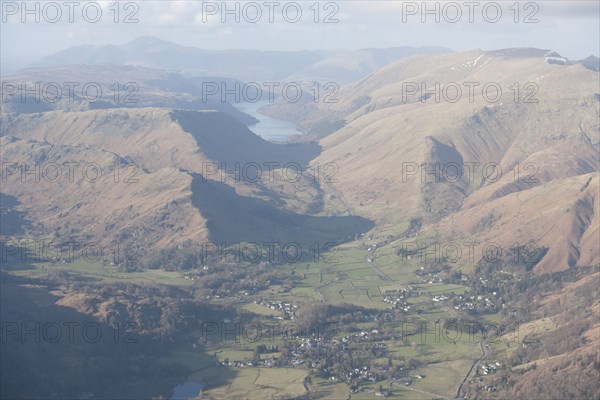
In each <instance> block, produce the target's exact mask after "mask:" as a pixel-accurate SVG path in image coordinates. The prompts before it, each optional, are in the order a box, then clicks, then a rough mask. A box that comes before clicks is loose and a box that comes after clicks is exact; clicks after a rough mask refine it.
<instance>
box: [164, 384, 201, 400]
mask: <svg viewBox="0 0 600 400" xmlns="http://www.w3.org/2000/svg"><path fill="white" fill-rule="evenodd" d="M203 387H204V385H203V384H201V383H200V382H195V381H187V382H183V383H180V384H179V385H177V386H175V387H174V388H173V391H174V393H173V396H171V398H170V399H169V400H188V399H195V398H196V397H198V393H199V392H200V390H202V388H203Z"/></svg>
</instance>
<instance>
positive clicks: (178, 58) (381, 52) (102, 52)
mask: <svg viewBox="0 0 600 400" xmlns="http://www.w3.org/2000/svg"><path fill="white" fill-rule="evenodd" d="M449 52H451V50H450V49H447V48H444V47H393V48H388V49H362V50H356V51H354V50H320V51H261V50H204V49H200V48H197V47H189V46H181V45H178V44H175V43H171V42H167V41H163V40H159V39H156V38H153V37H140V38H137V39H135V40H133V41H131V42H129V43H127V44H124V45H120V46H115V45H106V46H92V45H84V46H75V47H71V48H69V49H66V50H63V51H60V52H58V53H56V54H53V55H51V56H48V57H44V58H43V59H41V60H40V61H38V62H36V63H35V64H34V65H32V66H33V67H54V66H61V65H69V64H88V65H91V64H116V65H137V66H144V67H150V68H160V69H165V70H168V71H174V72H178V73H181V74H183V75H187V76H190V75H191V76H219V77H228V78H236V79H240V80H243V81H273V80H278V81H280V80H294V79H295V80H299V79H305V80H319V81H321V80H326V81H333V82H337V83H339V84H342V83H346V82H350V81H353V80H356V79H360V78H362V77H364V76H366V75H368V74H369V73H371V72H373V71H375V70H377V69H378V68H380V67H382V66H384V65H386V64H389V63H390V62H393V61H396V60H399V59H401V58H404V57H408V56H412V55H416V54H442V53H449Z"/></svg>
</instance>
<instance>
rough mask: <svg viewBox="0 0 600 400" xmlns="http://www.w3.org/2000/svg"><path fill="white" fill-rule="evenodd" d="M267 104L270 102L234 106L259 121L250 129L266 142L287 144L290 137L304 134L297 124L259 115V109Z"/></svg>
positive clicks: (236, 104) (263, 101)
mask: <svg viewBox="0 0 600 400" xmlns="http://www.w3.org/2000/svg"><path fill="white" fill-rule="evenodd" d="M266 104H269V101H268V100H262V101H257V102H256V103H235V104H233V105H234V106H235V108H237V109H238V110H240V111H242V112H245V113H246V114H249V115H252V116H253V117H254V118H256V119H257V120H258V121H259V122H258V123H257V124H255V125H251V126H249V127H248V128H249V129H250V130H251V131H252V132H254V133H256V134H257V135H258V136H260V137H262V138H263V139H265V140H268V141H270V142H285V141H286V140H288V139H289V138H290V137H292V136H294V135H298V134H301V133H302V132H300V131H299V130H297V129H296V124H295V123H293V122H291V121H288V120H285V119H278V118H273V117H269V116H267V115H264V114H261V113H259V112H258V109H259V108H261V107H262V106H264V105H266Z"/></svg>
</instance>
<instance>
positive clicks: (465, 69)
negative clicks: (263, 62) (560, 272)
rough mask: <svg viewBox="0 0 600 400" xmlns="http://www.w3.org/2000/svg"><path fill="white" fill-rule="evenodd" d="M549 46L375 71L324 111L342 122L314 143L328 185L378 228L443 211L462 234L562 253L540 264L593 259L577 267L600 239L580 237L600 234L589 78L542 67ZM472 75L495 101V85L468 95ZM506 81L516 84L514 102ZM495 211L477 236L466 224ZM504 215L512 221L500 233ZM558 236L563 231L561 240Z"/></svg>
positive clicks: (576, 70)
mask: <svg viewBox="0 0 600 400" xmlns="http://www.w3.org/2000/svg"><path fill="white" fill-rule="evenodd" d="M546 53H547V51H542V50H539V51H535V50H532V49H526V50H522V51H515V50H513V51H509V50H504V51H496V52H483V51H473V52H467V53H456V54H449V55H438V56H431V57H426V56H415V57H411V58H409V59H405V60H401V61H398V62H396V63H394V64H391V65H389V66H387V67H384V68H382V69H381V70H380V71H378V72H377V73H375V74H373V75H371V76H369V77H368V78H366V79H364V80H361V81H359V82H357V83H355V84H352V85H350V86H348V87H346V88H345V89H344V90H343V91H342V92H340V96H339V97H340V99H343V100H342V101H340V102H339V103H337V104H330V105H328V107H325V108H324V109H323V110H322V112H325V113H327V114H328V115H337V117H335V118H337V119H343V120H344V121H345V126H343V127H342V128H341V129H339V130H337V131H336V132H334V133H332V134H330V135H329V136H327V137H325V138H323V139H322V140H321V141H320V143H321V145H322V146H323V148H324V151H323V153H322V154H321V155H320V156H319V157H318V158H317V159H316V161H317V162H326V161H327V162H335V163H337V164H338V165H339V169H340V173H339V178H338V182H337V183H335V184H334V185H333V186H334V188H335V191H337V192H338V194H339V196H341V198H342V199H343V201H344V202H345V203H346V204H347V205H348V206H349V207H350V208H351V209H352V210H353V211H354V212H355V213H356V214H358V215H362V216H365V217H368V218H373V219H375V220H376V221H377V222H378V223H379V224H380V225H383V224H395V223H399V222H401V221H403V220H406V219H407V218H414V217H421V218H424V220H425V221H428V222H430V223H435V222H436V221H438V220H440V219H442V218H445V220H446V221H448V222H447V223H446V224H447V225H450V224H453V226H458V227H460V228H456V229H455V230H456V231H457V232H460V234H461V235H463V236H470V235H475V236H477V237H479V238H480V240H485V239H486V238H488V239H489V238H492V237H494V238H501V239H502V238H503V239H502V240H507V241H508V240H513V241H514V240H519V241H523V240H529V239H531V240H537V239H538V238H539V240H541V241H542V242H543V243H545V244H553V246H556V249H555V250H554V251H555V252H556V253H555V254H561V256H560V257H559V259H553V258H552V257H550V255H549V258H548V259H547V261H546V262H545V263H543V264H540V266H539V267H538V269H539V270H540V271H541V270H557V269H565V268H568V267H569V266H573V265H576V264H579V263H580V262H579V261H578V260H579V258H580V255H579V254H582V255H583V254H593V256H591V257H590V256H587V255H586V256H582V259H581V262H582V263H592V264H594V263H597V262H598V256H597V245H596V244H591V243H590V242H589V241H588V239H587V237H593V235H595V234H597V233H596V231H595V230H594V229H596V228H591V229H592V230H591V231H588V227H590V226H592V227H594V226H595V224H594V223H591V221H592V220H594V218H595V221H597V210H598V206H597V199H596V196H595V193H596V192H597V191H598V180H597V179H592V178H593V177H594V175H595V174H597V172H598V170H599V165H598V150H599V139H600V138H599V136H598V135H599V131H598V129H599V125H598V122H597V121H598V117H599V109H598V104H599V103H598V102H599V100H600V98H599V97H598V93H597V90H596V88H595V87H594V85H593V83H594V82H597V80H598V73H597V72H594V71H592V70H589V69H587V68H585V67H584V66H582V65H579V64H572V65H558V64H555V63H549V62H548V60H549V58H548V57H546ZM412 82H414V83H417V88H419V87H420V84H421V82H425V83H426V86H425V87H426V88H434V87H435V84H436V83H439V87H440V88H443V87H444V85H448V84H450V85H454V84H456V86H460V87H462V88H463V89H464V92H463V96H462V97H461V98H459V99H458V100H456V101H453V102H450V101H448V99H449V98H453V97H451V96H453V94H452V93H454V92H451V91H448V92H442V90H441V89H440V92H439V93H437V94H438V95H439V97H438V98H437V99H436V93H430V94H429V95H427V96H425V97H422V96H423V95H425V93H420V88H419V90H418V92H417V93H414V94H412V95H410V94H409V93H411V92H408V90H409V89H407V84H408V83H412ZM469 82H474V83H478V84H479V85H480V86H479V88H481V87H483V86H484V85H486V84H491V83H493V84H494V85H497V87H500V88H501V89H502V97H501V98H498V100H496V101H494V102H492V101H490V98H492V97H491V96H492V93H493V92H490V95H489V96H488V97H487V99H486V97H485V96H484V95H482V93H481V91H477V90H476V91H474V95H473V96H472V98H469V96H468V92H467V86H465V83H469ZM515 83H519V85H520V88H521V89H520V94H519V96H518V97H517V99H516V101H515V97H514V95H515V90H516V89H514V88H515V86H514V84H515ZM527 84H529V85H532V86H530V87H527V86H526V85H527ZM511 87H513V90H511V89H510V88H511ZM524 88H527V90H524ZM449 90H450V89H449ZM444 93H445V94H444ZM444 96H446V97H444ZM457 167H458V169H457ZM428 171H429V172H428ZM580 191H583V192H584V193H586V194H584V193H582V194H580ZM330 193H331V194H332V195H333V197H338V196H337V194H336V193H335V192H334V191H330ZM550 193H551V194H552V195H553V197H552V201H551V202H549V203H548V204H545V203H543V202H540V201H539V200H535V201H533V200H532V201H531V202H530V203H529V204H530V206H529V207H530V208H527V207H528V206H527V204H528V203H527V199H528V198H531V199H534V198H537V199H541V198H545V196H547V195H548V194H550ZM559 194H560V195H559ZM496 204H497V205H498V206H496ZM559 204H563V205H564V206H563V209H565V210H568V209H570V210H572V211H571V212H567V213H566V214H564V216H562V217H561V218H560V223H559V222H558V221H559V220H557V218H558V216H557V215H554V213H555V212H557V211H556V210H557V209H558V205H559ZM496 207H498V209H501V210H502V211H501V213H502V215H503V217H502V218H500V219H499V220H498V221H494V222H495V223H493V224H489V226H488V227H487V228H486V229H487V230H485V231H481V230H478V229H475V225H476V223H475V222H477V221H478V220H480V219H482V218H483V217H484V216H485V215H484V214H485V213H487V214H490V213H491V211H490V209H492V208H493V209H495V208H496ZM342 209H343V207H342ZM478 210H480V211H478ZM565 212H566V211H565ZM527 213H529V214H527ZM475 215H478V217H474V216H475ZM538 215H544V216H547V218H548V219H549V220H552V221H553V222H555V223H556V227H555V229H554V231H553V233H549V234H547V235H546V232H543V233H542V232H541V231H540V232H539V233H538V234H533V232H528V229H529V228H530V227H531V224H530V223H531V222H532V221H533V220H535V219H536V218H538ZM553 215H554V216H553ZM584 215H585V217H583V216H584ZM542 219H543V218H542ZM510 220H515V221H516V222H515V224H514V225H512V226H511V227H510V228H508V226H507V229H506V230H504V229H499V227H500V226H502V221H510ZM469 221H470V222H469ZM498 223H500V225H498ZM590 223H591V225H590ZM548 228H549V227H548ZM436 229H437V228H436ZM448 229H449V228H448ZM448 229H446V231H447V232H448V233H450V232H449V231H448ZM453 229H454V228H453ZM515 229H518V230H522V232H521V233H520V237H519V236H517V237H514V236H513V232H514V230H515ZM539 229H542V228H541V227H540V228H539ZM565 231H568V232H570V234H569V235H572V236H571V237H570V238H568V239H566V240H565V237H564V234H565ZM586 231H587V233H586ZM485 232H489V235H487V236H486V233H485ZM529 234H531V235H532V236H529ZM505 236H506V237H505ZM508 237H510V239H508ZM542 237H544V239H543V240H542V239H541V238H542ZM580 241H581V242H582V243H581V246H582V248H579V242H580ZM559 243H560V244H559ZM584 243H588V244H587V245H585V244H584ZM561 246H566V247H565V248H563V247H561ZM586 246H587V247H586ZM590 246H591V247H590ZM567 248H568V249H569V250H567Z"/></svg>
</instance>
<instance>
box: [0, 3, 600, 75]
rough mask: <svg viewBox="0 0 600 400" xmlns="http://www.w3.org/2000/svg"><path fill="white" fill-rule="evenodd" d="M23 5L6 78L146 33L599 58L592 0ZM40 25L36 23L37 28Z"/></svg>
mask: <svg viewBox="0 0 600 400" xmlns="http://www.w3.org/2000/svg"><path fill="white" fill-rule="evenodd" d="M23 4H25V3H23V1H22V0H19V1H6V0H0V46H1V48H0V66H1V68H2V71H1V72H2V73H3V74H4V73H9V72H13V71H15V70H17V69H19V68H23V67H26V66H28V65H29V64H31V63H33V62H35V61H37V60H39V59H40V58H42V57H44V56H46V55H50V54H53V53H55V52H57V51H60V50H63V49H66V48H68V47H71V46H76V45H83V44H94V45H106V44H123V43H127V42H129V41H131V40H133V39H135V38H137V37H139V36H154V37H157V38H159V39H162V40H167V41H172V42H175V43H178V44H182V45H188V46H194V47H199V48H205V49H260V50H316V49H359V48H367V47H379V48H383V47H394V46H443V47H448V48H450V49H452V50H455V51H464V50H472V49H484V50H490V49H499V48H507V47H537V48H544V49H552V50H554V51H556V52H558V53H559V54H561V55H562V56H564V57H568V58H572V59H581V58H585V57H587V56H589V55H591V54H593V55H596V56H598V55H599V53H600V50H599V47H600V42H599V37H600V22H599V14H600V2H598V1H595V0H589V1H556V0H553V1H519V2H517V1H513V0H511V1H496V2H491V1H482V2H481V1H438V2H435V1H431V2H427V3H424V2H422V1H416V2H411V1H394V0H390V1H368V0H360V1H349V0H341V1H319V2H317V1H315V0H310V1H296V2H294V1H268V0H267V1H243V2H240V1H228V2H226V3H225V2H223V1H216V2H213V1H147V0H144V1H75V0H56V1H27V3H26V5H25V7H24V6H23ZM36 19H37V21H36Z"/></svg>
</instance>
